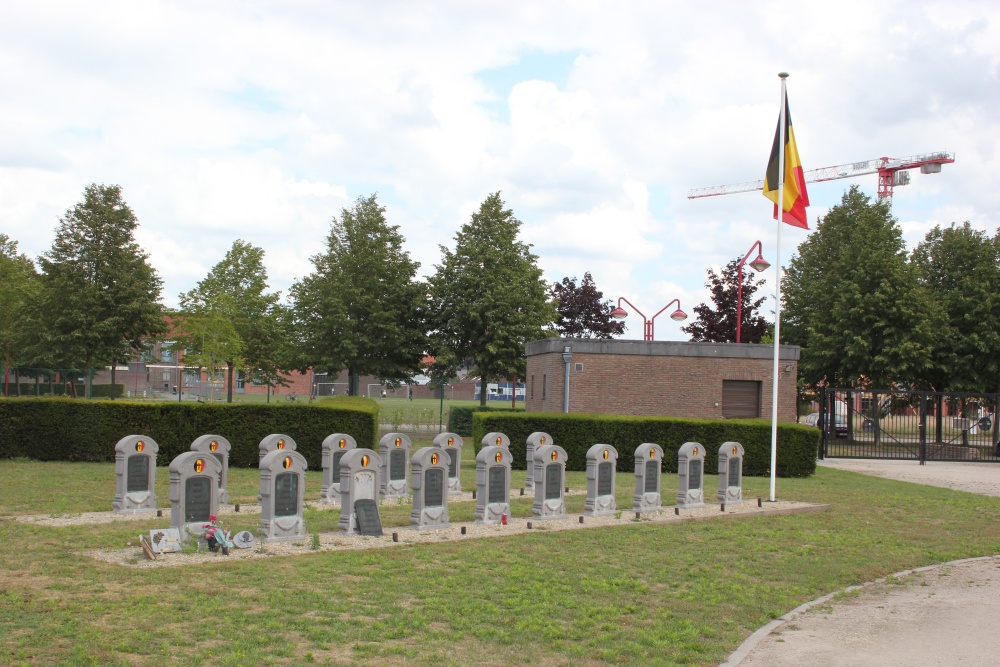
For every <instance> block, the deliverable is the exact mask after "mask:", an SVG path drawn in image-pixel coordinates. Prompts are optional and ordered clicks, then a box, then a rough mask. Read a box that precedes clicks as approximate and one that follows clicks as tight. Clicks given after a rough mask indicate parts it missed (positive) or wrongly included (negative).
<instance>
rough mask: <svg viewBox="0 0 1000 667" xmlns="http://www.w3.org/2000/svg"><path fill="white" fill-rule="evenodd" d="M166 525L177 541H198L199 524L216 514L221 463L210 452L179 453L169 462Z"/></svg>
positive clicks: (199, 535) (202, 532) (201, 528)
mask: <svg viewBox="0 0 1000 667" xmlns="http://www.w3.org/2000/svg"><path fill="white" fill-rule="evenodd" d="M169 470H170V527H171V528H176V529H177V532H178V533H179V534H180V536H181V542H182V543H183V542H187V541H188V540H190V539H191V538H194V539H196V540H201V539H202V536H203V535H204V534H205V529H204V528H203V527H202V526H203V525H204V524H206V523H208V522H209V521H210V518H209V517H210V516H211V515H213V514H215V515H218V513H219V477H220V476H221V475H222V463H220V462H219V460H218V459H217V458H215V457H214V456H212V455H211V454H210V453H207V452H201V451H192V452H183V453H181V454H178V455H177V457H176V458H174V460H173V461H171V462H170V468H169Z"/></svg>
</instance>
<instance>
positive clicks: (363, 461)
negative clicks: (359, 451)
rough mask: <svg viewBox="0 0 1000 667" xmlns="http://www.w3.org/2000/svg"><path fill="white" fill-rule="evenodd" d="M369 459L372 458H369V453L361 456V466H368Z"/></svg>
mask: <svg viewBox="0 0 1000 667" xmlns="http://www.w3.org/2000/svg"><path fill="white" fill-rule="evenodd" d="M369 461H370V459H369V458H368V455H367V454H365V455H363V456H362V457H361V467H362V468H367V467H368V463H369Z"/></svg>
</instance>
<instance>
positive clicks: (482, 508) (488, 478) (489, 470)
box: [475, 445, 511, 523]
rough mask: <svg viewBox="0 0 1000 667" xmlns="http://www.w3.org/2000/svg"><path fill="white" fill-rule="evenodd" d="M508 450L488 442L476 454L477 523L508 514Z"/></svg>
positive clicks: (499, 520) (488, 521) (493, 521)
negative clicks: (487, 444)
mask: <svg viewBox="0 0 1000 667" xmlns="http://www.w3.org/2000/svg"><path fill="white" fill-rule="evenodd" d="M510 461H511V456H510V450H509V449H507V448H506V447H498V446H496V445H489V446H486V447H483V448H482V449H481V450H479V454H477V455H476V513H475V517H476V523H502V522H503V519H504V517H505V516H506V517H509V516H510V482H509V480H510Z"/></svg>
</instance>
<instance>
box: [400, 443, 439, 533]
mask: <svg viewBox="0 0 1000 667" xmlns="http://www.w3.org/2000/svg"><path fill="white" fill-rule="evenodd" d="M411 465H412V472H411V475H410V485H411V486H412V488H413V511H412V512H410V525H411V526H416V527H417V528H421V529H423V528H447V527H448V523H449V518H448V493H447V480H448V465H449V458H448V451H447V450H445V449H444V447H439V446H436V445H435V446H433V447H424V448H423V449H421V450H419V451H418V452H417V453H416V454H414V455H413V461H412V464H411Z"/></svg>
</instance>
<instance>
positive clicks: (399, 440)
mask: <svg viewBox="0 0 1000 667" xmlns="http://www.w3.org/2000/svg"><path fill="white" fill-rule="evenodd" d="M402 444H403V439H402V438H396V446H397V447H399V446H400V445H402Z"/></svg>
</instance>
